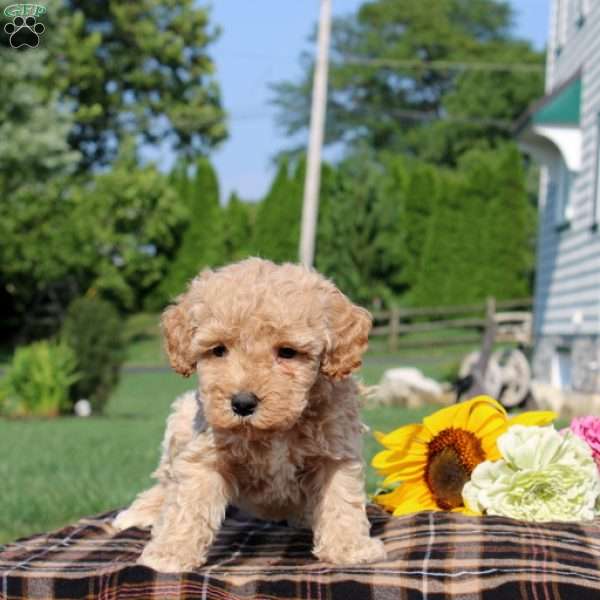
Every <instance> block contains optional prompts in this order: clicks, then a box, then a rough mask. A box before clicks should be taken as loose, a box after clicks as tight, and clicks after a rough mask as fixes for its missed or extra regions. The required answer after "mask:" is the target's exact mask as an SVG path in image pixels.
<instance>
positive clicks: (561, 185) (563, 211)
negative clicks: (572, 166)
mask: <svg viewBox="0 0 600 600" xmlns="http://www.w3.org/2000/svg"><path fill="white" fill-rule="evenodd" d="M552 175H553V176H552V178H551V183H550V185H551V186H552V187H553V192H554V195H555V198H554V224H555V225H556V227H563V226H565V225H568V224H569V223H570V222H571V219H572V217H573V215H572V204H571V191H572V187H573V186H572V182H573V175H574V174H573V172H572V171H570V170H569V168H568V167H567V165H566V163H565V161H564V160H562V158H561V159H560V160H558V161H557V162H556V164H555V166H554V169H553V173H552Z"/></svg>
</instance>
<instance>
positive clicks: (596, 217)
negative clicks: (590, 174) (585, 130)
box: [594, 114, 600, 225]
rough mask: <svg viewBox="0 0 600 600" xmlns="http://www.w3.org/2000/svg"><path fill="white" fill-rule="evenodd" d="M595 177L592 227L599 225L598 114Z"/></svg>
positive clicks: (599, 146)
mask: <svg viewBox="0 0 600 600" xmlns="http://www.w3.org/2000/svg"><path fill="white" fill-rule="evenodd" d="M594 169H595V171H596V177H595V182H594V225H597V224H598V223H600V114H599V115H598V116H597V117H596V164H595V165H594Z"/></svg>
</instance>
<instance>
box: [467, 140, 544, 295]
mask: <svg viewBox="0 0 600 600" xmlns="http://www.w3.org/2000/svg"><path fill="white" fill-rule="evenodd" d="M461 169H462V170H463V172H464V174H465V197H469V198H471V199H473V200H472V201H474V199H475V198H478V199H480V201H482V202H483V204H484V208H483V210H482V213H481V218H480V221H481V227H480V231H481V233H482V235H481V236H480V237H479V239H478V244H477V255H478V257H479V261H478V264H479V268H478V270H477V288H478V290H477V296H478V298H484V297H485V296H494V297H496V298H500V299H502V298H505V299H507V298H522V297H525V296H528V295H529V294H530V293H531V289H530V276H531V270H532V268H533V262H534V252H533V247H532V246H533V237H534V233H535V220H536V211H535V208H534V207H533V206H532V205H531V203H530V202H529V199H528V195H527V191H526V183H525V174H524V168H523V163H522V159H521V156H520V154H519V151H518V149H517V148H516V146H515V145H514V144H507V145H505V146H503V147H502V148H500V149H499V150H498V151H496V152H491V151H488V152H484V153H481V152H470V153H468V154H466V155H465V156H464V157H463V159H462V160H461Z"/></svg>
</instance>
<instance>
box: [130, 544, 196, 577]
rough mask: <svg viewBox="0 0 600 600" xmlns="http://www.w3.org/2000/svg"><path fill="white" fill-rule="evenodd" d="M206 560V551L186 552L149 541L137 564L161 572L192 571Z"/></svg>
mask: <svg viewBox="0 0 600 600" xmlns="http://www.w3.org/2000/svg"><path fill="white" fill-rule="evenodd" d="M205 562H206V553H203V554H198V553H186V552H185V551H184V550H183V549H181V548H180V549H178V550H175V549H173V548H172V547H170V548H161V547H160V546H159V545H158V544H154V543H153V542H150V543H149V544H148V545H147V546H146V548H144V551H143V552H142V555H141V556H140V558H139V560H138V564H139V565H144V566H145V567H150V568H151V569H154V570H155V571H160V572H161V573H183V572H184V571H193V570H194V569H195V568H196V567H200V566H201V565H203V564H204V563H205Z"/></svg>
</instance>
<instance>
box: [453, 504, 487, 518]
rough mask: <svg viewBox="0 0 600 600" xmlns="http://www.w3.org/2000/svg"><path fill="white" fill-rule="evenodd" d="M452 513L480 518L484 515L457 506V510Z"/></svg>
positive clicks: (454, 509)
mask: <svg viewBox="0 0 600 600" xmlns="http://www.w3.org/2000/svg"><path fill="white" fill-rule="evenodd" d="M451 512H455V513H461V514H463V515H467V516H469V517H480V516H481V515H482V513H480V512H477V511H476V510H471V509H470V508H467V507H466V506H457V507H456V508H453V509H452V511H451Z"/></svg>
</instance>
